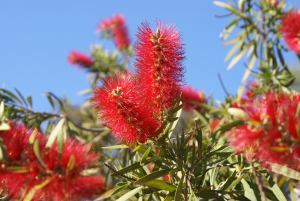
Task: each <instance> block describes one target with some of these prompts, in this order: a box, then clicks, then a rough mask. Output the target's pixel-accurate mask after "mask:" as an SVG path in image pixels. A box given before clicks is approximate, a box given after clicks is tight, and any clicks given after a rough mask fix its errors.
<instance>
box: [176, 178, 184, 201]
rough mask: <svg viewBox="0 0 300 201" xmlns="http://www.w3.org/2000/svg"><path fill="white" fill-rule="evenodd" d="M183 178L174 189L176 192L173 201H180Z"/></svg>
mask: <svg viewBox="0 0 300 201" xmlns="http://www.w3.org/2000/svg"><path fill="white" fill-rule="evenodd" d="M183 178H184V176H183V175H182V177H181V179H180V182H179V184H178V186H177V188H176V192H175V196H174V200H175V201H181V200H182V199H181V193H182V186H183Z"/></svg>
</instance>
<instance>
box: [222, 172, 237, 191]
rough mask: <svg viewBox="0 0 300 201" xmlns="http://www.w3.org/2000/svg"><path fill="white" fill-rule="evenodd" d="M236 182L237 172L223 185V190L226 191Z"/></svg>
mask: <svg viewBox="0 0 300 201" xmlns="http://www.w3.org/2000/svg"><path fill="white" fill-rule="evenodd" d="M235 180H236V172H233V173H232V175H231V176H230V177H229V178H228V179H227V180H226V182H225V183H224V184H223V185H222V187H221V190H222V191H226V190H227V189H228V188H229V187H230V186H231V184H232V183H233V182H234V181H235Z"/></svg>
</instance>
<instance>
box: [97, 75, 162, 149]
mask: <svg viewBox="0 0 300 201" xmlns="http://www.w3.org/2000/svg"><path fill="white" fill-rule="evenodd" d="M94 102H95V105H96V107H97V108H98V109H99V111H100V113H99V116H100V119H102V120H104V122H105V125H106V126H108V127H110V128H111V129H112V133H113V134H114V135H115V137H116V138H117V139H119V140H121V141H123V142H126V143H129V144H133V143H134V142H137V141H138V142H141V143H143V142H145V141H146V140H147V139H149V138H152V137H155V135H156V134H155V131H156V130H157V129H158V127H159V126H160V123H159V122H158V121H157V120H156V119H154V118H153V116H152V112H150V111H151V105H149V103H148V102H147V99H145V97H144V96H143V92H142V91H140V88H139V86H138V83H137V82H136V80H135V78H133V77H132V75H131V74H120V75H118V76H114V77H110V78H108V79H107V80H106V81H105V83H104V85H103V87H101V88H98V89H96V91H95V96H94Z"/></svg>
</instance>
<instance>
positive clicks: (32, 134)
mask: <svg viewBox="0 0 300 201" xmlns="http://www.w3.org/2000/svg"><path fill="white" fill-rule="evenodd" d="M38 133H39V132H38V130H37V129H34V130H33V131H32V133H31V135H30V137H29V144H33V143H34V141H35V139H36V136H37V134H38Z"/></svg>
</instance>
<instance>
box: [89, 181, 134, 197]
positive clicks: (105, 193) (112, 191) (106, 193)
mask: <svg viewBox="0 0 300 201" xmlns="http://www.w3.org/2000/svg"><path fill="white" fill-rule="evenodd" d="M127 186H128V184H124V185H121V186H116V187H115V188H112V189H110V190H108V191H106V192H104V193H103V194H102V195H101V196H100V197H98V198H97V199H95V200H94V201H101V200H105V199H107V198H110V197H111V196H112V195H114V194H116V193H117V192H119V191H120V190H122V189H124V188H126V187H127Z"/></svg>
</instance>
